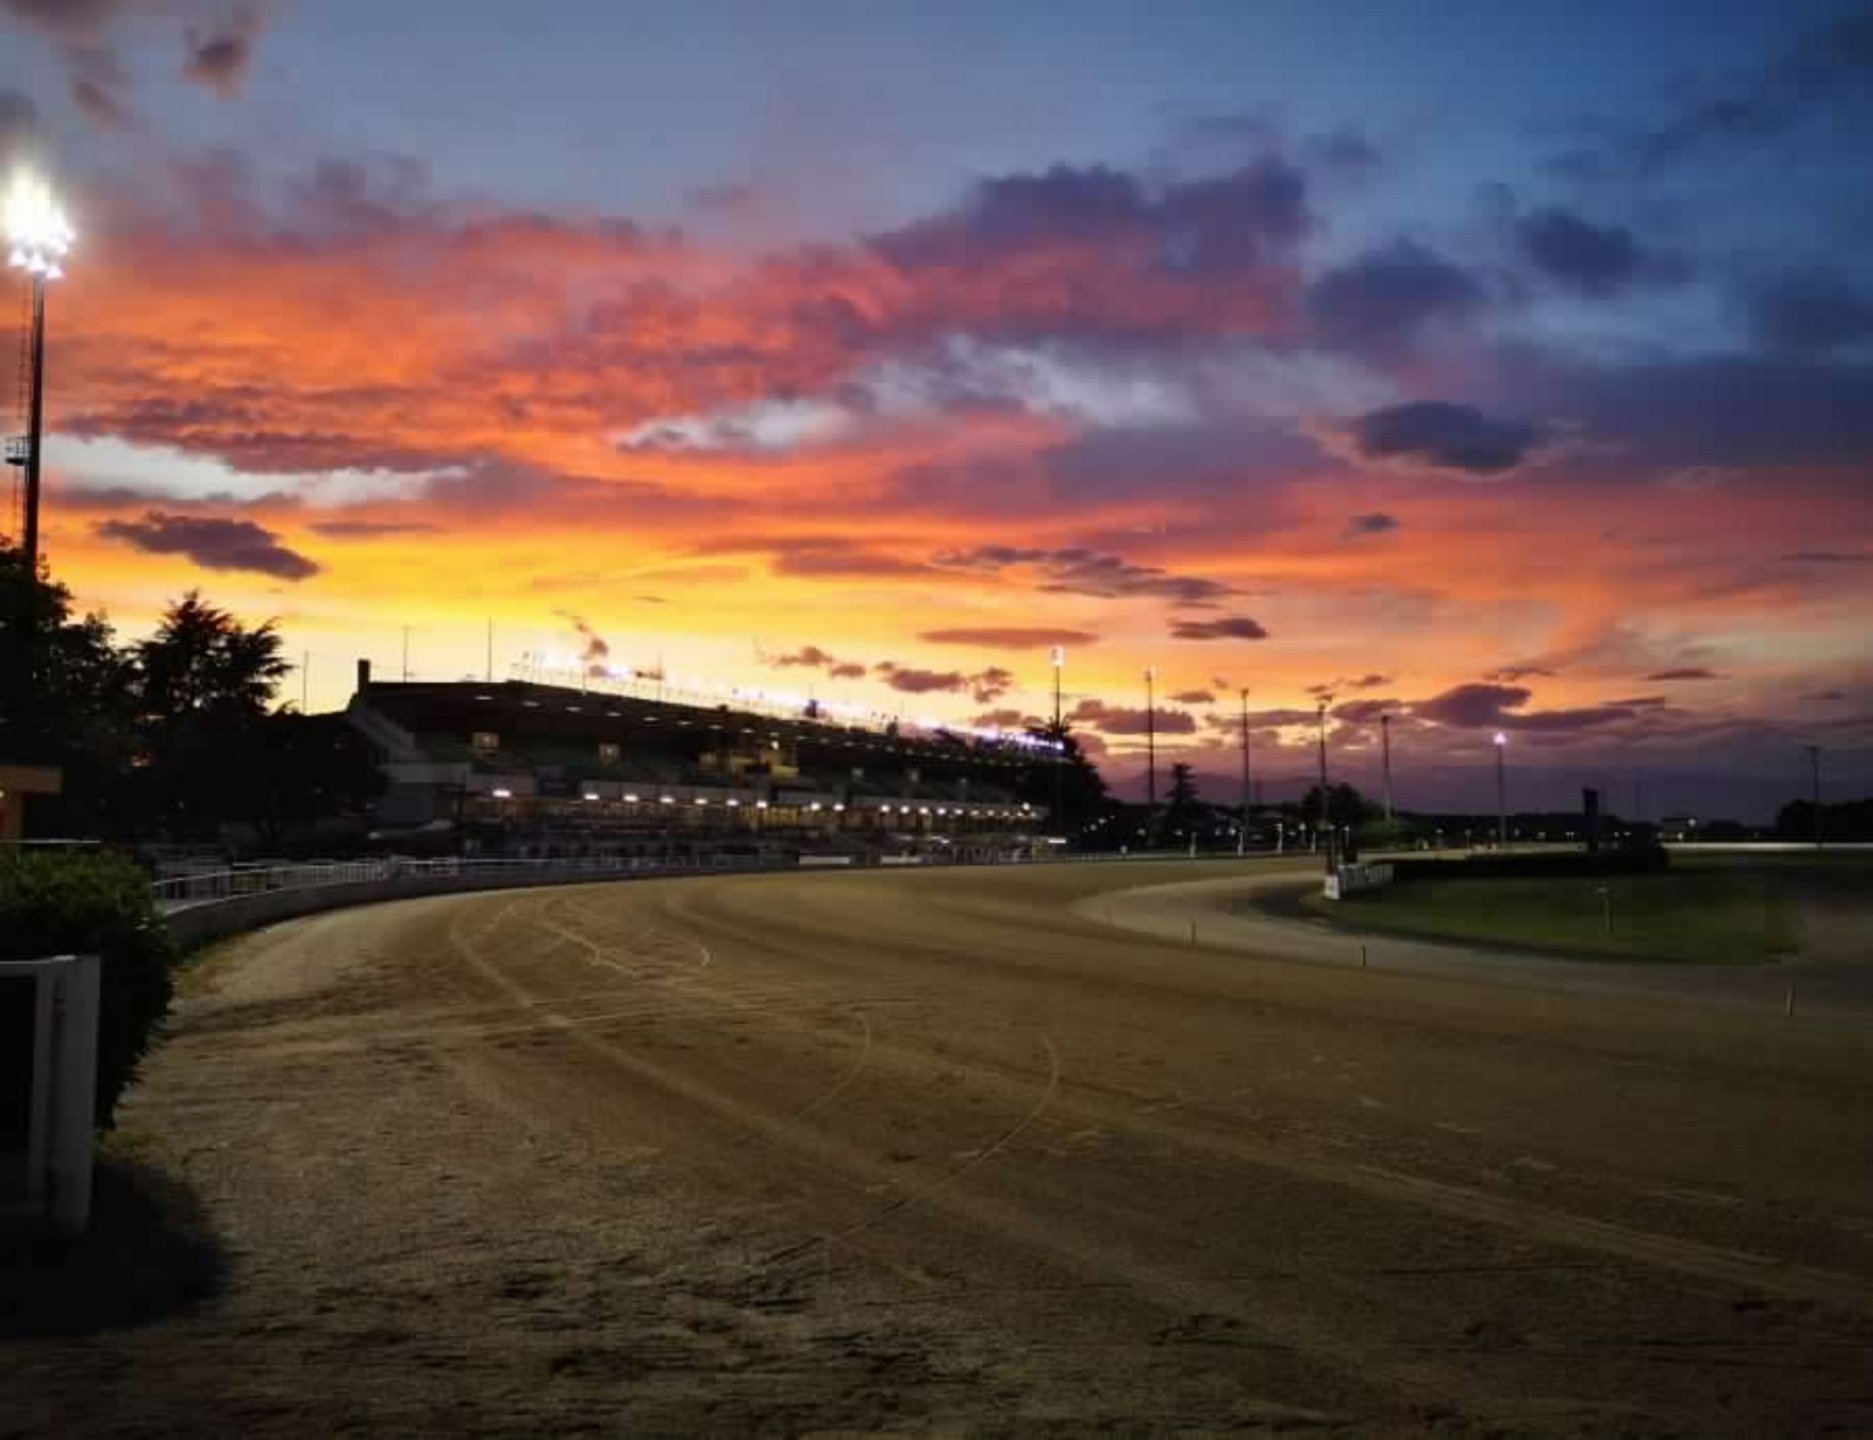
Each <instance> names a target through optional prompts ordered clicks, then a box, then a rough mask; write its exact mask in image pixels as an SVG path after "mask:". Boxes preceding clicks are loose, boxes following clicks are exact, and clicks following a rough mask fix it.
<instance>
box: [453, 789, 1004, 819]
mask: <svg viewBox="0 0 1873 1440" xmlns="http://www.w3.org/2000/svg"><path fill="white" fill-rule="evenodd" d="M489 793H490V794H491V795H492V796H493V797H494V798H495V799H496V800H512V799H513V798H514V792H513V791H512V790H509V789H507V788H506V787H505V786H503V787H501V788H500V789H496V790H492V791H490V792H489ZM584 798H585V799H586V800H588V801H596V800H600V799H602V798H603V797H602V796H600V795H596V794H594V793H593V792H591V791H589V790H588V791H587V792H586V793H585V796H584ZM622 798H623V800H624V803H625V804H627V805H636V804H638V803H640V800H641V797H640V796H637V795H626V796H624V797H622ZM657 803H658V804H659V805H674V804H676V797H675V796H674V795H659V796H658V797H657ZM692 803H693V804H696V805H707V804H708V803H709V802H708V800H707V799H705V798H703V797H702V796H700V795H699V796H697V797H696V799H695V800H694V801H693V802H692ZM723 803H724V804H725V805H726V806H727V807H728V808H729V809H731V810H738V809H740V808H741V801H739V800H727V801H724V802H723ZM754 808H755V809H757V810H765V809H767V808H768V802H767V801H765V800H757V801H755V802H754ZM807 808H808V809H809V810H811V811H813V812H814V813H816V814H817V813H820V812H822V811H824V810H825V809H826V806H825V805H824V803H822V802H821V801H818V800H815V801H814V802H813V803H812V804H811V805H809V806H808V807H807ZM845 808H846V807H845V806H843V805H834V806H833V807H832V809H833V813H834V814H843V813H844V811H845ZM878 811H879V813H880V814H882V815H892V814H901V815H910V814H917V815H928V814H930V813H932V812H931V809H930V807H929V806H928V805H920V806H917V807H915V809H913V807H911V806H909V805H901V806H899V807H897V808H896V809H895V810H894V809H893V808H892V807H891V806H889V805H880V806H879V807H878ZM1033 811H1034V807H1033V806H1032V805H1023V806H1022V807H1021V810H1020V814H1021V815H1023V816H1026V815H1031V814H1032V813H1033ZM969 813H970V812H969V811H967V810H965V809H963V808H962V807H961V806H958V807H956V808H955V809H953V810H952V809H948V808H945V807H938V809H937V810H936V811H935V814H936V815H937V816H938V818H943V817H947V816H951V815H955V816H963V815H967V814H969ZM975 813H976V814H978V815H988V816H990V817H991V818H994V819H998V820H999V819H1012V818H1014V817H1015V813H1016V812H1015V811H1013V810H978V811H976V812H975Z"/></svg>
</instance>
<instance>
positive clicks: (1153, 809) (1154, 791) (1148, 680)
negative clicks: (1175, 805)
mask: <svg viewBox="0 0 1873 1440" xmlns="http://www.w3.org/2000/svg"><path fill="white" fill-rule="evenodd" d="M1156 677H1157V670H1156V669H1155V668H1147V669H1146V670H1145V812H1146V821H1145V823H1146V824H1147V826H1150V827H1151V828H1153V829H1155V828H1156V824H1155V822H1156V820H1157V815H1158V717H1157V711H1156V709H1155V708H1154V706H1155V704H1156V701H1155V699H1154V698H1153V695H1154V692H1153V688H1152V684H1153V681H1154V680H1155V679H1156ZM1151 839H1152V837H1151V836H1150V835H1149V834H1147V835H1146V836H1145V843H1146V844H1149V843H1150V842H1151Z"/></svg>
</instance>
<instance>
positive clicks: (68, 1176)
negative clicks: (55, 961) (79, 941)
mask: <svg viewBox="0 0 1873 1440" xmlns="http://www.w3.org/2000/svg"><path fill="white" fill-rule="evenodd" d="M100 968H101V962H100V960H99V958H98V957H97V956H96V955H79V956H75V957H74V958H73V959H72V961H71V963H70V964H68V965H66V966H64V967H62V969H61V971H60V973H59V974H58V976H57V978H56V979H54V980H53V982H52V983H53V985H54V986H55V987H56V995H57V998H56V999H55V1000H54V1002H53V1012H52V1035H53V1041H52V1043H53V1047H54V1048H53V1060H52V1065H53V1074H52V1153H51V1155H50V1157H49V1160H48V1165H47V1169H48V1170H49V1172H50V1175H49V1179H50V1182H51V1185H50V1194H49V1196H48V1197H47V1198H48V1200H49V1202H50V1211H51V1216H52V1223H53V1224H54V1225H56V1226H57V1227H58V1228H59V1229H61V1230H63V1231H65V1232H66V1233H67V1234H70V1235H77V1234H81V1233H83V1231H84V1229H85V1227H86V1226H88V1225H89V1224H90V1223H91V1172H92V1168H93V1163H94V1161H95V1160H96V1157H97V1117H96V1110H97V1094H98V1088H97V1087H98V1003H99V999H100V996H101V985H100V979H101V977H100V974H99V971H100Z"/></svg>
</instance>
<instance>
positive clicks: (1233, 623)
mask: <svg viewBox="0 0 1873 1440" xmlns="http://www.w3.org/2000/svg"><path fill="white" fill-rule="evenodd" d="M1171 638H1172V639H1173V640H1266V639H1267V638H1268V632H1267V631H1266V630H1265V629H1263V628H1262V625H1261V622H1260V621H1258V620H1251V619H1250V618H1249V617H1248V616H1247V615H1225V616H1222V617H1220V618H1218V619H1215V620H1178V621H1176V622H1174V623H1173V624H1172V625H1171Z"/></svg>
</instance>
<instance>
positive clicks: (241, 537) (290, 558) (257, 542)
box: [97, 510, 321, 581]
mask: <svg viewBox="0 0 1873 1440" xmlns="http://www.w3.org/2000/svg"><path fill="white" fill-rule="evenodd" d="M97 533H98V535H99V536H100V537H101V538H102V539H105V540H118V541H122V542H123V543H124V544H126V545H129V546H131V547H133V548H134V549H137V550H142V551H144V552H145V553H147V554H151V555H183V556H186V557H187V558H188V559H189V560H191V561H193V562H194V563H195V564H197V565H199V566H201V567H202V568H203V569H204V570H247V571H252V572H254V573H255V574H259V575H271V576H273V577H275V578H276V579H280V580H293V581H299V580H305V579H309V578H310V577H312V576H314V575H317V574H318V573H319V571H320V568H321V567H320V566H319V564H318V563H317V562H316V561H314V560H309V559H307V558H306V557H305V556H304V555H301V554H299V552H298V551H296V550H289V549H288V548H287V547H286V546H284V545H282V544H280V537H279V536H278V535H276V534H275V533H274V532H273V531H271V530H266V529H263V528H262V527H260V526H259V525H256V524H255V523H254V522H253V521H251V520H223V519H219V518H216V517H213V516H201V515H167V514H164V513H163V512H162V511H160V510H151V511H149V512H148V513H146V514H145V515H144V517H143V518H142V519H141V520H105V521H102V522H100V523H99V524H98V526H97Z"/></svg>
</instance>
